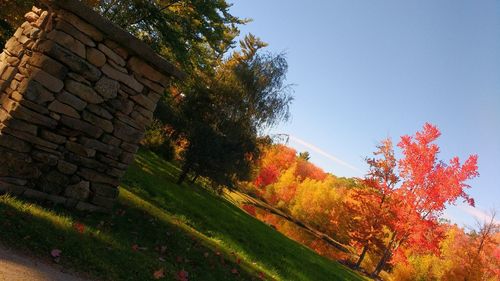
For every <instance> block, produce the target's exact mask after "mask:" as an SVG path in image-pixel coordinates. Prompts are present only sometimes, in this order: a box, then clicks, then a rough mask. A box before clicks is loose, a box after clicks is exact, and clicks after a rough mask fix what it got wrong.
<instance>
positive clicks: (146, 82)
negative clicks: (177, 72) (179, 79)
mask: <svg viewBox="0 0 500 281" xmlns="http://www.w3.org/2000/svg"><path fill="white" fill-rule="evenodd" d="M137 80H139V82H141V83H142V84H144V85H145V86H146V87H148V88H149V89H150V90H152V91H154V92H156V93H157V94H159V95H162V94H163V93H164V92H165V88H164V87H162V86H161V85H160V84H157V83H155V82H153V81H150V80H149V79H147V78H144V77H140V76H137Z"/></svg>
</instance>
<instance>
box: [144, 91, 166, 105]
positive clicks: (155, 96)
mask: <svg viewBox="0 0 500 281" xmlns="http://www.w3.org/2000/svg"><path fill="white" fill-rule="evenodd" d="M146 96H147V97H148V99H150V100H151V101H153V102H154V103H157V102H158V101H160V99H161V97H162V96H163V92H162V94H158V93H156V92H154V91H149V93H148V94H147V95H146Z"/></svg>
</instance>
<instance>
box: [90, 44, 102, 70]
mask: <svg viewBox="0 0 500 281" xmlns="http://www.w3.org/2000/svg"><path fill="white" fill-rule="evenodd" d="M87 60H88V61H89V62H90V63H91V64H93V65H95V66H97V67H102V66H103V65H105V64H106V56H105V55H104V54H103V53H102V52H101V51H99V50H97V49H95V48H87Z"/></svg>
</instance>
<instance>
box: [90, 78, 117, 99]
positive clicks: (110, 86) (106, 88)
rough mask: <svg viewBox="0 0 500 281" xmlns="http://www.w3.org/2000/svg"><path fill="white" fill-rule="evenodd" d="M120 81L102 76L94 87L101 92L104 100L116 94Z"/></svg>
mask: <svg viewBox="0 0 500 281" xmlns="http://www.w3.org/2000/svg"><path fill="white" fill-rule="evenodd" d="M119 88H120V83H118V81H116V80H111V79H109V78H107V77H102V78H101V79H100V80H99V81H97V83H96V84H95V86H94V89H95V90H96V91H97V92H98V93H99V94H101V96H102V97H103V98H104V99H105V100H109V99H112V98H115V97H116V96H117V94H118V89H119Z"/></svg>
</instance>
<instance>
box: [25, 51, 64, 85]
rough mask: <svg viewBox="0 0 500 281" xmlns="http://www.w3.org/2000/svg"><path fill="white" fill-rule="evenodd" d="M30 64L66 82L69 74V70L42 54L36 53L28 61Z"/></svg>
mask: <svg viewBox="0 0 500 281" xmlns="http://www.w3.org/2000/svg"><path fill="white" fill-rule="evenodd" d="M28 63H29V64H30V65H33V66H36V67H38V68H40V69H43V70H44V71H46V72H47V73H49V74H50V75H52V76H54V77H55V78H57V79H59V80H64V79H65V78H66V75H67V74H68V68H67V67H66V66H64V65H62V64H61V63H60V62H58V61H56V60H54V59H52V58H50V57H48V56H46V55H44V54H42V53H34V54H33V56H31V58H30V59H29V60H28Z"/></svg>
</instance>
